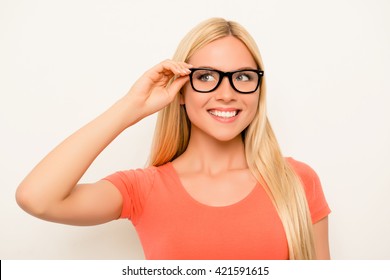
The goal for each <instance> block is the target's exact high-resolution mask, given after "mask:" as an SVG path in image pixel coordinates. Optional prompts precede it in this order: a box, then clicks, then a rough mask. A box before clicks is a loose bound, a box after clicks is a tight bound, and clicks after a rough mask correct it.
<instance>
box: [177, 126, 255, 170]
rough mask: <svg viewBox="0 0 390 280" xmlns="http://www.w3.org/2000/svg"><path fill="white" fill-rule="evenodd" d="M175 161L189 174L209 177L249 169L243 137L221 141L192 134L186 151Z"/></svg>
mask: <svg viewBox="0 0 390 280" xmlns="http://www.w3.org/2000/svg"><path fill="white" fill-rule="evenodd" d="M175 161H176V164H179V165H180V166H181V169H184V170H186V171H188V172H202V173H206V174H209V175H216V174H219V173H223V172H226V171H228V170H233V169H235V170H237V169H246V168H248V165H247V163H246V158H245V147H244V143H243V140H242V137H241V135H237V137H235V138H234V139H232V140H229V141H219V140H218V139H215V138H213V137H211V136H209V135H205V134H204V133H197V132H196V133H191V137H190V140H189V143H188V146H187V149H186V151H185V152H184V153H183V154H182V155H181V156H180V157H179V158H177V159H176V160H175Z"/></svg>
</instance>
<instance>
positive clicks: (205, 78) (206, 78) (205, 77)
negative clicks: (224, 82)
mask: <svg viewBox="0 0 390 280" xmlns="http://www.w3.org/2000/svg"><path fill="white" fill-rule="evenodd" d="M214 76H215V75H213V73H203V74H200V73H199V75H197V76H196V79H197V80H199V81H201V82H213V81H215V80H216V79H215V77H214Z"/></svg>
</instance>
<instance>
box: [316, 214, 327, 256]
mask: <svg viewBox="0 0 390 280" xmlns="http://www.w3.org/2000/svg"><path fill="white" fill-rule="evenodd" d="M313 231H314V246H315V248H316V255H317V259H318V260H329V259H330V251H329V236H328V217H325V218H323V219H322V220H320V221H318V222H317V223H315V224H314V225H313Z"/></svg>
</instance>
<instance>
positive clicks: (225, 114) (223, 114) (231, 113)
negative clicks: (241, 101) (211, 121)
mask: <svg viewBox="0 0 390 280" xmlns="http://www.w3.org/2000/svg"><path fill="white" fill-rule="evenodd" d="M208 112H209V113H210V114H211V115H213V116H216V117H219V118H224V119H230V118H233V117H235V116H237V115H238V113H239V112H240V110H217V109H211V110H208Z"/></svg>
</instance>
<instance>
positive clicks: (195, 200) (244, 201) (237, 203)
mask: <svg viewBox="0 0 390 280" xmlns="http://www.w3.org/2000/svg"><path fill="white" fill-rule="evenodd" d="M166 166H167V167H168V168H169V170H170V171H171V173H172V175H173V178H174V179H175V181H176V183H177V186H178V189H179V190H180V191H181V193H182V194H183V196H184V197H186V199H187V200H189V201H191V202H192V203H194V204H196V205H199V206H201V207H206V208H211V209H221V210H222V209H228V208H233V207H238V206H241V205H242V204H245V203H246V202H247V201H248V200H250V199H251V198H252V197H253V196H254V194H255V193H256V192H257V191H258V188H259V182H256V184H255V186H254V187H253V188H252V190H251V191H250V192H249V193H248V194H247V195H246V196H245V197H244V198H242V199H240V200H239V201H236V202H234V203H232V204H228V205H221V206H213V205H209V204H205V203H203V202H200V201H199V200H197V199H195V198H194V197H193V196H192V195H191V194H190V193H189V192H188V191H187V190H186V189H185V187H184V185H183V183H182V182H181V180H180V177H179V174H178V173H177V171H176V169H175V167H174V166H173V164H172V162H167V163H166Z"/></svg>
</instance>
